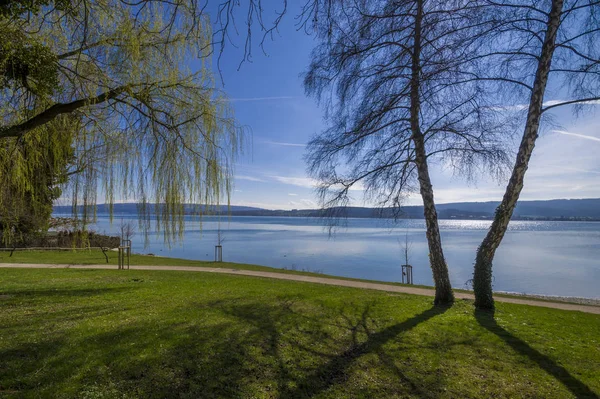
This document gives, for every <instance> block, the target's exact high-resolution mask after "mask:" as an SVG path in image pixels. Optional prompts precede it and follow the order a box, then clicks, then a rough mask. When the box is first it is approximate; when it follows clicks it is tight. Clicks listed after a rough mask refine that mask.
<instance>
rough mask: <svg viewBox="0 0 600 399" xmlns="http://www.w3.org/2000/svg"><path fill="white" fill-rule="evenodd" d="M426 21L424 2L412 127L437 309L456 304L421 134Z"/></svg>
mask: <svg viewBox="0 0 600 399" xmlns="http://www.w3.org/2000/svg"><path fill="white" fill-rule="evenodd" d="M422 21H423V1H422V0H419V1H417V14H416V16H415V31H414V46H413V55H412V71H411V72H412V73H411V88H410V103H411V104H410V124H411V130H412V140H413V143H414V145H415V164H416V165H417V172H418V176H419V187H420V192H421V197H422V198H423V209H424V216H425V223H426V225H427V243H428V245H429V263H430V265H431V271H432V272H433V281H434V283H435V301H434V303H435V304H436V305H442V304H447V303H452V302H454V293H453V292H452V286H451V284H450V276H449V274H448V266H447V265H446V260H445V259H444V252H443V250H442V239H441V237H440V229H439V226H438V219H437V211H436V209H435V201H434V199H433V187H432V185H431V178H430V177H429V168H428V166H427V151H426V149H425V138H424V136H423V134H422V132H421V127H420V120H419V113H420V109H421V101H420V92H419V88H420V79H421V76H420V74H421V24H422Z"/></svg>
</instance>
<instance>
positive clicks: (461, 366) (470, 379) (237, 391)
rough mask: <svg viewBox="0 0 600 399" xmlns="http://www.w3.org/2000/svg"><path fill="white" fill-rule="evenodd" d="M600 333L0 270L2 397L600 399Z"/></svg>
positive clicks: (527, 313) (244, 283)
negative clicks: (489, 398) (577, 398)
mask: <svg viewBox="0 0 600 399" xmlns="http://www.w3.org/2000/svg"><path fill="white" fill-rule="evenodd" d="M599 331H600V317H599V316H597V315H592V314H584V313H579V312H567V311H560V310H554V309H545V308H537V307H528V306H519V305H510V304H498V310H497V312H496V314H495V316H494V317H492V315H490V314H474V313H473V307H472V304H471V303H470V302H467V301H460V302H458V303H456V304H455V305H454V306H453V307H451V308H449V309H445V308H441V309H440V308H433V307H432V306H431V299H430V298H427V297H417V296H410V295H397V294H393V295H392V294H388V293H384V292H375V291H369V290H359V289H352V288H344V287H332V286H322V285H317V284H308V283H300V282H291V281H280V280H269V279H262V278H253V277H244V276H228V275H213V274H204V273H202V274H196V273H187V272H175V271H137V270H136V271H134V270H129V271H126V270H125V271H117V270H75V269H2V268H0V397H2V398H12V397H52V398H54V397H57V398H61V397H62V398H73V397H77V398H171V397H173V398H261V397H264V398H302V397H307V398H308V397H319V398H345V397H347V398H374V397H380V398H395V397H398V398H404V397H407V398H482V397H494V398H515V397H518V398H523V397H528V398H572V397H579V398H583V397H590V398H593V397H597V396H598V394H600V378H598V371H599V370H600V334H599V333H598V332H599Z"/></svg>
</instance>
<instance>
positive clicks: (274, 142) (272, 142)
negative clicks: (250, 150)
mask: <svg viewBox="0 0 600 399" xmlns="http://www.w3.org/2000/svg"><path fill="white" fill-rule="evenodd" d="M263 143H265V144H271V145H281V146H284V147H306V144H299V143H284V142H281V141H268V140H265V141H263Z"/></svg>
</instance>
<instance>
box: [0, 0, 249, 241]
mask: <svg viewBox="0 0 600 399" xmlns="http://www.w3.org/2000/svg"><path fill="white" fill-rule="evenodd" d="M15 3H19V2H15ZM20 3H23V4H29V3H26V2H20ZM20 3H19V4H20ZM32 4H38V6H37V7H29V8H26V9H23V8H19V7H16V8H14V9H13V8H6V7H2V10H1V11H2V13H0V42H1V43H2V44H0V75H1V78H2V79H1V80H0V99H1V100H0V155H1V157H0V186H1V187H2V195H0V209H4V210H6V211H5V212H4V214H0V217H1V218H2V220H6V221H11V222H10V226H12V227H9V226H8V225H7V226H4V228H3V235H4V240H5V241H7V240H10V239H11V238H12V237H14V234H13V233H14V232H15V231H18V230H19V229H18V226H20V225H19V222H18V220H19V219H20V218H21V219H22V217H21V216H22V215H36V216H40V217H41V219H44V215H49V212H50V210H51V204H52V201H53V200H54V199H56V197H57V195H60V189H62V196H63V198H68V199H69V200H70V202H71V203H72V205H73V210H74V212H75V213H78V214H79V216H80V217H81V219H80V220H81V221H82V223H87V222H89V221H91V220H93V219H94V217H95V208H96V207H95V205H96V202H97V201H98V199H99V198H104V201H105V202H106V203H107V204H109V205H110V207H109V208H110V209H111V213H112V204H114V203H115V201H119V200H132V199H133V200H136V201H138V202H140V203H141V204H142V206H141V209H140V215H141V218H140V223H141V228H142V230H143V231H148V229H149V227H150V226H151V220H152V216H154V219H155V221H156V228H157V229H159V230H160V231H162V232H164V235H165V238H166V239H167V240H169V239H171V238H173V237H176V236H177V235H180V234H182V233H183V227H184V224H183V215H184V211H185V209H184V204H185V203H201V204H207V205H210V204H215V203H219V202H220V200H221V199H222V198H226V199H227V201H228V198H229V193H230V187H231V173H232V162H233V160H234V159H235V156H236V154H237V152H238V150H239V149H240V146H241V143H240V138H241V133H242V132H241V129H240V128H239V127H238V126H237V125H236V123H235V120H234V118H233V114H232V112H231V110H230V108H229V107H228V102H227V99H226V97H225V96H224V95H223V93H222V92H220V91H219V90H218V89H217V88H216V85H215V80H214V78H213V74H212V65H211V58H210V54H211V51H212V43H213V37H214V36H213V34H212V32H211V29H210V28H211V26H210V24H209V21H208V18H207V17H206V14H205V13H204V10H203V9H201V8H198V5H197V4H196V2H195V1H192V0H189V1H188V0H176V1H142V2H139V3H135V4H133V3H129V2H126V1H122V0H94V1H81V2H73V3H71V2H63V1H56V2H47V1H42V2H39V3H36V2H32ZM57 188H58V190H57ZM149 204H156V205H153V206H149ZM19 215H21V216H19Z"/></svg>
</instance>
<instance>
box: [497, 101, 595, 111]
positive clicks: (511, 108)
mask: <svg viewBox="0 0 600 399" xmlns="http://www.w3.org/2000/svg"><path fill="white" fill-rule="evenodd" d="M569 101H572V100H548V101H546V102H544V103H543V104H542V106H544V107H550V106H553V105H559V104H562V103H567V102H569ZM579 104H586V105H600V100H591V101H584V102H581V103H579ZM573 105H574V104H573ZM527 107H529V104H515V105H504V106H496V107H491V109H493V110H495V111H522V110H524V109H527Z"/></svg>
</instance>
